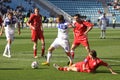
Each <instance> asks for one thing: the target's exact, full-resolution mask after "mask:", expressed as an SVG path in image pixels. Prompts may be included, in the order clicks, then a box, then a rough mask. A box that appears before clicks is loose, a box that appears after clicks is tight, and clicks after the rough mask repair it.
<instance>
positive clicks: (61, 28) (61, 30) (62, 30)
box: [42, 15, 73, 66]
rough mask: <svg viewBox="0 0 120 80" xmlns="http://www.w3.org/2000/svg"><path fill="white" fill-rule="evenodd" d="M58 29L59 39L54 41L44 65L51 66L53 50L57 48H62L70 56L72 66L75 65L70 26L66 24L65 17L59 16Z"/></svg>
mask: <svg viewBox="0 0 120 80" xmlns="http://www.w3.org/2000/svg"><path fill="white" fill-rule="evenodd" d="M56 21H57V23H58V24H57V28H58V35H57V38H56V39H55V40H54V42H53V43H52V44H51V46H50V47H49V49H48V53H47V61H46V62H44V63H42V65H48V66H49V65H50V58H51V56H52V52H53V50H55V49H56V48H57V47H59V46H61V47H62V48H63V49H64V50H65V53H66V54H67V56H68V59H69V61H70V65H71V64H72V63H73V62H72V58H71V55H70V43H69V40H68V26H69V24H68V23H66V22H65V20H64V17H63V15H58V17H57V19H56Z"/></svg>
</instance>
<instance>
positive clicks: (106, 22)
mask: <svg viewBox="0 0 120 80" xmlns="http://www.w3.org/2000/svg"><path fill="white" fill-rule="evenodd" d="M100 21H101V30H106V26H107V24H108V22H109V20H108V19H107V18H106V17H101V19H100Z"/></svg>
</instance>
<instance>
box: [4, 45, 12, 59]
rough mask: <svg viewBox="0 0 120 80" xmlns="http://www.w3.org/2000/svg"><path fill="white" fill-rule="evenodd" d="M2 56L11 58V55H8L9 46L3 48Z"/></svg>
mask: <svg viewBox="0 0 120 80" xmlns="http://www.w3.org/2000/svg"><path fill="white" fill-rule="evenodd" d="M3 56H5V57H11V55H10V44H7V45H6V46H5V50H4V53H3Z"/></svg>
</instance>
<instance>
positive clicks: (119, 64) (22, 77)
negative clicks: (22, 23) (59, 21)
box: [0, 28, 120, 80]
mask: <svg viewBox="0 0 120 80" xmlns="http://www.w3.org/2000/svg"><path fill="white" fill-rule="evenodd" d="M44 35H45V41H46V53H47V49H48V47H49V46H50V44H51V43H52V42H53V40H54V39H55V38H56V36H57V29H56V28H44ZM69 35H70V43H72V40H73V33H72V30H70V33H69ZM99 35H100V30H99V29H98V28H94V29H93V30H92V31H90V32H89V43H90V46H91V49H95V50H96V51H97V53H98V56H99V57H100V58H101V59H103V60H104V61H106V62H107V63H109V64H110V65H111V66H112V68H113V70H114V71H115V72H117V73H119V74H120V52H119V51H120V29H119V28H118V29H112V28H108V29H107V34H106V36H107V37H106V39H99ZM5 45H6V39H5V35H4V34H3V35H2V36H1V37H0V80H119V79H120V75H119V74H118V75H112V74H111V73H110V72H109V71H108V70H107V69H106V68H105V67H100V68H98V69H97V72H96V73H94V74H93V73H90V74H89V73H79V72H62V71H57V70H56V69H55V68H53V66H52V64H53V63H57V64H59V65H62V66H66V64H67V62H68V59H67V57H66V54H65V53H64V51H63V49H62V48H58V49H56V50H55V51H54V52H53V56H52V59H51V64H50V66H41V63H42V62H44V61H45V58H42V57H39V58H38V59H34V58H33V51H32V46H33V43H32V42H31V38H30V30H29V29H22V30H21V35H20V36H19V35H18V34H17V31H16V34H15V40H14V42H13V44H12V46H11V52H12V53H11V54H12V58H5V57H3V56H2V53H3V51H4V47H5ZM40 50H41V43H40V41H39V42H38V56H40V52H41V51H40ZM75 53H76V54H75V60H74V62H76V61H81V60H83V59H84V58H85V56H86V55H87V53H86V50H85V49H84V47H82V46H79V47H78V48H77V49H76V51H75ZM35 60H36V61H38V62H39V68H38V69H32V68H31V63H32V61H35Z"/></svg>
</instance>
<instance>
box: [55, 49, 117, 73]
mask: <svg viewBox="0 0 120 80" xmlns="http://www.w3.org/2000/svg"><path fill="white" fill-rule="evenodd" d="M53 66H54V67H55V68H56V69H57V70H60V71H76V72H86V73H92V72H95V71H96V69H97V68H98V67H100V66H105V67H107V68H108V69H109V71H110V72H111V73H112V74H117V73H115V72H114V71H113V70H112V68H111V67H110V66H109V65H108V64H107V63H106V62H104V61H102V60H101V59H100V58H98V57H97V53H96V51H95V50H91V51H90V53H89V55H88V56H87V57H86V58H85V60H84V61H82V62H76V63H75V64H73V65H71V66H69V67H60V66H58V65H57V64H53Z"/></svg>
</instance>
